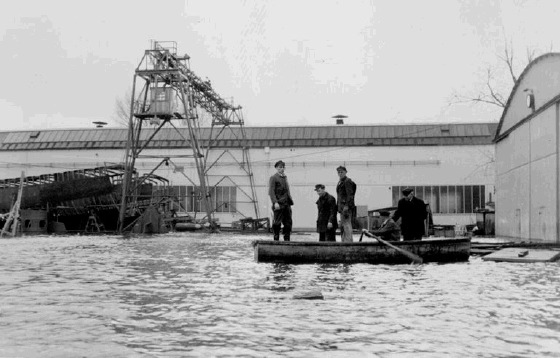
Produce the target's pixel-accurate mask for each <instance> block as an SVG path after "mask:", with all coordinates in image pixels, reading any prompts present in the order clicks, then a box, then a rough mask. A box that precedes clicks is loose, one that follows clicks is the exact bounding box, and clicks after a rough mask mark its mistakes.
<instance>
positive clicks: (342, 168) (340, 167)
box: [336, 165, 348, 172]
mask: <svg viewBox="0 0 560 358" xmlns="http://www.w3.org/2000/svg"><path fill="white" fill-rule="evenodd" d="M341 170H344V171H345V172H347V171H348V170H346V167H343V166H342V165H341V166H339V167H338V168H336V171H337V172H338V171H341Z"/></svg>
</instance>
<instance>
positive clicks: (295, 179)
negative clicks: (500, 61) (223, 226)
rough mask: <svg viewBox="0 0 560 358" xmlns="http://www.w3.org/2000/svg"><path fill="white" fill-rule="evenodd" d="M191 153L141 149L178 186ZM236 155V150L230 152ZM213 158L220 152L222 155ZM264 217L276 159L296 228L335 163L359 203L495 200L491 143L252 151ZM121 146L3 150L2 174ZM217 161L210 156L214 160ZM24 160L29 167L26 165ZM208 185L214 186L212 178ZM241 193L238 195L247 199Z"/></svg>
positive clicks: (330, 182) (332, 187)
mask: <svg viewBox="0 0 560 358" xmlns="http://www.w3.org/2000/svg"><path fill="white" fill-rule="evenodd" d="M189 152H190V150H187V149H184V150H179V149H173V150H149V151H146V152H145V153H144V154H152V155H168V156H171V157H172V163H171V164H170V165H169V166H167V167H166V166H163V167H162V169H161V170H158V171H157V172H156V174H158V175H160V176H163V177H165V178H168V179H169V180H170V181H171V183H172V184H173V185H191V184H190V182H189V180H188V179H187V177H188V178H191V179H192V180H193V181H195V182H198V180H197V179H196V178H197V175H196V170H195V168H194V167H193V166H192V163H191V161H190V160H189V159H186V158H173V156H174V155H184V154H188V153H189ZM233 154H234V156H237V157H239V155H238V153H233ZM215 155H218V154H217V153H216V154H215ZM250 156H251V159H252V163H253V172H254V179H255V184H256V185H255V187H256V193H257V199H258V206H259V211H260V217H267V216H270V200H269V198H268V180H269V177H270V176H271V175H272V174H274V173H275V170H274V167H273V164H274V162H276V161H277V160H279V159H282V160H284V161H285V162H286V164H287V168H286V174H287V175H288V178H289V182H290V185H291V191H292V195H293V198H294V201H295V205H294V207H293V219H294V227H295V228H306V229H309V228H314V227H315V220H316V211H317V209H316V205H315V202H316V200H317V194H316V193H315V191H314V190H313V189H314V185H315V184H317V183H322V184H324V185H325V186H326V189H327V191H328V192H330V193H331V194H333V195H335V196H336V183H337V181H338V176H337V173H336V167H338V166H339V165H345V166H346V168H347V169H348V176H349V177H350V178H352V179H353V180H354V181H355V182H356V183H357V185H358V191H357V193H358V195H357V198H356V204H357V205H366V206H367V207H368V209H370V210H371V209H376V208H381V207H387V206H392V205H393V198H392V186H395V185H401V186H402V185H417V186H420V185H485V186H486V198H485V201H488V200H490V195H492V199H493V198H494V182H495V178H494V173H495V169H494V146H493V145H481V146H419V147H413V146H410V147H408V146H399V147H323V148H319V147H313V148H299V147H298V148H269V149H265V148H254V149H252V150H251V151H250ZM123 158H124V150H86V149H84V150H63V151H45V150H44V151H10V152H0V163H13V164H1V167H0V169H1V171H2V175H1V177H2V178H16V177H19V175H20V173H21V170H22V167H23V168H24V170H25V172H26V175H36V174H45V173H52V172H60V171H65V170H75V169H81V168H90V167H95V166H102V165H104V164H105V163H118V162H122V161H123ZM212 159H213V158H209V162H212ZM158 162H159V160H157V159H140V160H138V162H137V165H136V167H137V169H138V170H139V171H141V172H149V171H151V170H152V169H153V167H155V165H156V164H157V163H158ZM22 163H24V164H22ZM220 163H221V165H219V166H216V167H215V168H214V169H213V170H212V171H213V174H214V175H216V176H215V177H212V178H214V179H213V180H218V179H221V178H222V176H221V175H222V174H227V175H230V176H231V177H230V178H231V179H226V180H225V181H223V182H222V183H221V185H226V186H228V185H233V184H232V181H235V182H236V183H237V184H238V185H239V186H240V189H241V190H243V191H246V192H248V193H249V192H250V186H249V182H248V180H247V178H246V177H239V176H236V175H239V174H242V173H243V172H242V170H240V168H239V165H237V164H236V163H235V162H234V161H233V160H231V159H228V156H224V159H223V160H222V161H221V162H220ZM211 184H215V182H214V183H211ZM241 190H238V191H237V200H238V201H245V200H247V199H246V198H244V195H243V194H242V192H241ZM238 209H239V210H240V211H241V212H243V213H244V214H245V215H246V216H253V217H254V216H255V215H254V212H253V210H252V206H251V204H249V203H246V204H238ZM216 217H218V218H219V219H220V221H221V222H222V223H230V222H232V221H235V220H239V219H240V218H242V217H243V216H242V215H240V214H237V213H217V214H216ZM434 222H435V224H436V225H437V224H439V225H454V224H464V225H465V224H474V223H475V215H474V214H436V215H434Z"/></svg>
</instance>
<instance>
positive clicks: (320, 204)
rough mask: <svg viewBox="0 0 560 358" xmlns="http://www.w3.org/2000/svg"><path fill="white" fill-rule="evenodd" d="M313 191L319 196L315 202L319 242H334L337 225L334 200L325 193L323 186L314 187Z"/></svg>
mask: <svg viewBox="0 0 560 358" xmlns="http://www.w3.org/2000/svg"><path fill="white" fill-rule="evenodd" d="M315 191H316V192H317V194H318V195H319V199H318V200H317V209H318V211H319V213H318V215H317V232H318V233H319V241H336V237H335V235H336V228H337V227H338V223H337V220H336V212H337V208H336V199H335V198H334V196H332V195H331V194H329V193H327V192H326V191H325V186H324V185H323V184H317V185H315Z"/></svg>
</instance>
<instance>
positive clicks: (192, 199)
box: [186, 186, 237, 213]
mask: <svg viewBox="0 0 560 358" xmlns="http://www.w3.org/2000/svg"><path fill="white" fill-rule="evenodd" d="M186 190H187V211H189V212H201V211H206V208H205V207H204V203H203V201H202V195H201V193H200V190H199V188H198V187H193V186H188V187H186ZM209 191H210V205H212V210H213V211H215V212H218V213H234V212H236V211H237V207H236V201H237V188H236V187H234V186H214V187H211V188H210V190H209Z"/></svg>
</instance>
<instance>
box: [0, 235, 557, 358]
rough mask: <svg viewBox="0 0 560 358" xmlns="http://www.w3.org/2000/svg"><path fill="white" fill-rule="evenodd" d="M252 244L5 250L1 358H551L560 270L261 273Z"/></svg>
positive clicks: (239, 240)
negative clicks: (314, 296) (315, 293)
mask: <svg viewBox="0 0 560 358" xmlns="http://www.w3.org/2000/svg"><path fill="white" fill-rule="evenodd" d="M255 238H256V237H249V236H228V235H225V234H222V235H206V234H169V235H162V236H152V237H142V238H131V239H122V238H119V237H94V236H73V237H26V238H21V239H9V240H0V284H1V286H0V287H1V288H2V295H1V296H0V357H6V356H7V357H11V356H19V357H39V356H40V357H80V356H83V357H108V356H110V357H162V356H165V357H168V356H169V357H173V356H177V357H179V356H180V357H184V356H204V357H206V356H255V357H262V356H267V357H270V356H289V357H310V356H329V357H348V356H370V357H392V356H399V357H408V356H410V357H412V356H414V357H418V356H426V357H465V356H471V357H545V356H548V357H560V341H559V338H558V337H559V336H560V315H559V312H560V310H559V309H560V285H559V283H560V271H559V267H560V265H559V264H558V263H548V264H509V263H491V262H483V261H482V260H480V258H476V257H473V258H471V260H470V262H468V263H461V264H448V265H436V264H428V265H421V266H412V265H399V266H385V265H378V266H372V265H362V264H358V265H319V264H318V265H281V264H257V263H255V262H254V261H253V253H252V247H251V244H250V242H251V240H252V239H255ZM309 238H313V239H314V236H311V237H308V239H309ZM308 289H315V290H320V291H321V292H322V293H323V295H324V296H325V299H324V300H311V301H309V300H295V299H293V296H294V294H295V293H297V292H300V291H304V290H308Z"/></svg>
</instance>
